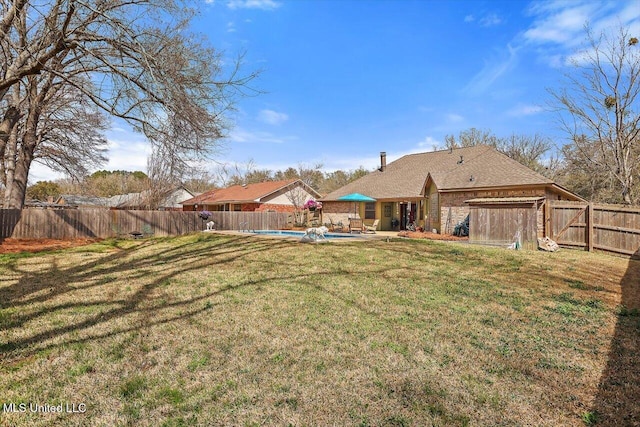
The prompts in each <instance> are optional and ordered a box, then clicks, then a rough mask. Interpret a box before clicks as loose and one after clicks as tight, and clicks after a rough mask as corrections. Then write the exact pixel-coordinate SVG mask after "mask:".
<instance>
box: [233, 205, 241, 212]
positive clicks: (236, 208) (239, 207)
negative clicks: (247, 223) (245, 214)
mask: <svg viewBox="0 0 640 427" xmlns="http://www.w3.org/2000/svg"><path fill="white" fill-rule="evenodd" d="M241 210H242V205H239V204H234V205H233V211H234V212H240V211H241Z"/></svg>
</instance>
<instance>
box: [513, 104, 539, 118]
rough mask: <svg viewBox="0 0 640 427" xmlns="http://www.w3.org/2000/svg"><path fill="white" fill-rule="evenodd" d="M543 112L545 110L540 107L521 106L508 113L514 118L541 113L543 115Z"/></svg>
mask: <svg viewBox="0 0 640 427" xmlns="http://www.w3.org/2000/svg"><path fill="white" fill-rule="evenodd" d="M543 111H544V108H542V107H541V106H539V105H524V104H520V105H517V106H516V107H514V108H512V109H511V110H509V111H508V112H507V115H509V116H513V117H523V116H532V115H534V114H539V113H542V112H543Z"/></svg>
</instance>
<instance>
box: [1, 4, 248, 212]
mask: <svg viewBox="0 0 640 427" xmlns="http://www.w3.org/2000/svg"><path fill="white" fill-rule="evenodd" d="M190 6H191V2H189V1H186V0H184V1H183V0H128V1H126V2H125V1H121V0H52V1H49V2H30V1H26V0H0V11H1V12H2V18H1V19H0V55H1V56H2V59H3V60H2V61H0V71H1V72H2V74H1V75H0V157H2V158H6V157H7V156H8V157H9V158H16V159H18V161H17V162H16V165H15V170H14V171H12V170H10V168H5V173H13V175H12V176H11V179H8V178H5V179H4V180H3V181H4V182H13V187H12V189H11V192H12V195H10V196H9V197H7V196H6V194H5V200H6V201H7V203H9V204H10V205H11V206H12V207H20V206H21V203H22V200H23V199H24V191H23V190H24V188H26V179H27V178H28V171H29V168H30V165H31V161H32V160H33V157H34V153H35V152H36V147H35V146H34V145H33V143H34V141H35V140H34V139H33V135H37V134H38V133H39V132H40V127H41V122H42V121H44V120H45V116H43V114H42V112H43V111H45V110H46V109H47V108H48V107H46V102H48V100H47V96H50V95H47V94H52V93H53V92H56V93H65V94H76V95H74V96H78V97H81V98H82V99H83V102H84V103H85V105H91V106H93V108H98V109H100V110H102V111H104V112H105V113H106V114H108V115H110V116H114V117H119V118H121V119H123V120H125V121H127V122H128V123H129V124H131V125H132V126H133V128H134V129H135V130H137V131H139V132H141V133H143V134H144V135H145V136H146V137H147V138H148V140H149V141H150V143H151V144H152V147H153V150H154V152H157V154H156V157H158V156H164V155H169V156H171V157H172V159H171V161H170V163H171V162H174V163H178V162H179V161H181V162H184V163H186V164H188V163H189V162H190V161H193V160H201V159H202V158H203V157H206V156H211V155H212V154H213V153H215V150H214V149H215V147H216V145H217V144H218V141H219V140H220V138H221V137H223V136H224V135H225V132H226V129H227V126H228V123H227V121H226V119H225V117H226V113H227V112H228V111H229V110H230V109H231V108H232V107H233V104H234V101H235V99H236V96H237V95H240V94H243V93H244V91H245V89H247V83H248V82H249V81H250V80H251V79H252V78H253V77H255V75H256V73H251V74H249V75H246V76H240V75H239V66H240V64H241V58H238V60H237V61H236V62H235V63H234V65H233V66H232V68H231V69H229V70H226V71H224V70H223V69H222V65H221V64H222V63H223V60H222V57H221V53H219V52H217V51H215V50H213V49H212V48H210V47H208V46H207V45H206V43H205V41H204V40H202V39H201V38H199V37H197V36H194V35H193V34H191V33H190V32H189V31H188V28H189V24H190V20H191V17H192V16H193V14H194V13H195V12H194V10H193V9H192V8H190ZM47 84H48V85H49V86H50V87H51V88H53V87H63V88H64V89H56V90H55V91H53V92H52V91H51V90H50V89H47V90H43V89H44V87H43V86H44V85H47ZM247 90H248V89H247ZM32 111H33V112H34V113H33V114H32ZM49 111H54V109H53V108H51V109H50V110H49ZM93 117H94V118H96V116H95V115H94V116H93ZM98 129H99V127H98ZM48 134H49V139H48V149H49V153H53V151H54V148H58V144H60V139H59V138H58V137H59V136H61V135H60V132H58V133H57V134H56V133H55V132H49V133H48ZM67 136H68V135H67ZM30 138H31V139H30ZM14 139H15V140H16V141H17V143H14V142H13V141H14ZM72 139H73V138H72ZM66 141H67V142H69V139H67V140H66ZM84 145H88V144H84ZM30 150H31V152H29V151H30ZM62 151H64V150H62ZM52 158H56V159H57V160H63V159H64V156H58V157H56V156H53V155H52ZM52 161H53V160H52ZM154 161H155V160H154ZM54 163H56V164H58V165H60V162H58V161H56V162H54ZM165 164H167V163H166V162H165ZM10 167H12V166H11V165H10ZM64 168H66V166H64V167H63V169H64ZM171 170H172V171H178V170H179V168H173V169H171ZM18 172H19V173H18ZM7 190H8V189H5V193H6V192H7ZM21 192H22V197H21V194H20V193H21Z"/></svg>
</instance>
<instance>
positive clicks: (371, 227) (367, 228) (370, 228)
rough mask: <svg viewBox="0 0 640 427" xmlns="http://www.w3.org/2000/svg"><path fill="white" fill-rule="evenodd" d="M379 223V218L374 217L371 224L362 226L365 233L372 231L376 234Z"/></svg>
mask: <svg viewBox="0 0 640 427" xmlns="http://www.w3.org/2000/svg"><path fill="white" fill-rule="evenodd" d="M379 223H380V220H379V219H376V220H375V221H373V224H371V225H365V226H364V232H365V233H373V234H376V230H377V229H378V224H379Z"/></svg>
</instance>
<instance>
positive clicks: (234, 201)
mask: <svg viewBox="0 0 640 427" xmlns="http://www.w3.org/2000/svg"><path fill="white" fill-rule="evenodd" d="M318 197H320V194H318V192H317V191H315V190H314V189H313V188H311V187H309V186H308V185H307V184H305V183H304V182H302V180H300V179H289V180H285V181H266V182H260V183H256V184H247V185H233V186H231V187H227V188H221V189H214V190H210V191H207V192H205V193H202V194H200V195H198V196H196V197H193V198H191V199H188V200H185V201H183V202H182V206H183V210H185V211H203V210H207V211H211V212H215V211H235V212H259V211H275V212H293V211H295V210H296V208H298V209H300V208H302V205H304V203H305V202H306V201H308V200H310V199H314V200H315V199H317V198H318Z"/></svg>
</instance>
